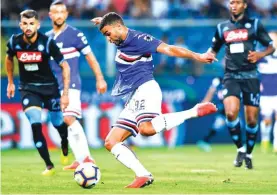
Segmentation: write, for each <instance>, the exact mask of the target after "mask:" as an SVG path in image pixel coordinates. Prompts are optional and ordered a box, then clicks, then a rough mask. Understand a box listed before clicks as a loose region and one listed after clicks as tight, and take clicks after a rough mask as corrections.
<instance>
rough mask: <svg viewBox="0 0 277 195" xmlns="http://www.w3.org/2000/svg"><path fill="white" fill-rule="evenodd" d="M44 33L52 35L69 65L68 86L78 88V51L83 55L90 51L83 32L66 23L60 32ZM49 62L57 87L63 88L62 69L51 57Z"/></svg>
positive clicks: (79, 83) (79, 85) (79, 82)
mask: <svg viewBox="0 0 277 195" xmlns="http://www.w3.org/2000/svg"><path fill="white" fill-rule="evenodd" d="M46 35H47V36H49V37H52V38H53V39H54V40H55V41H56V43H57V45H58V47H59V48H60V51H61V53H62V54H63V55H64V58H65V59H66V61H67V62H68V64H69V66H70V73H71V74H70V88H71V89H77V90H80V89H81V78H80V73H79V57H80V53H82V54H83V55H87V54H88V53H90V52H91V48H90V46H89V45H88V41H87V39H86V37H85V35H84V33H82V32H81V31H79V30H78V29H76V28H74V27H72V26H70V25H66V27H65V29H64V30H63V31H62V32H60V33H58V34H54V32H53V30H51V31H49V32H47V33H46ZM50 63H51V66H52V69H53V70H54V72H55V74H56V77H57V79H58V83H59V88H60V89H63V77H62V70H61V68H59V66H58V64H57V63H56V62H55V61H54V60H53V59H52V60H51V61H50Z"/></svg>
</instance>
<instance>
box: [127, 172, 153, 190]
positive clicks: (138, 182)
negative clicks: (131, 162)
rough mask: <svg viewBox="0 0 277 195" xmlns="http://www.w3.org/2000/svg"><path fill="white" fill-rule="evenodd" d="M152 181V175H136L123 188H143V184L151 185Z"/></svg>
mask: <svg viewBox="0 0 277 195" xmlns="http://www.w3.org/2000/svg"><path fill="white" fill-rule="evenodd" d="M153 182H154V178H153V176H152V175H149V176H143V177H136V178H135V180H134V181H133V182H132V183H131V184H129V185H128V186H125V188H143V187H145V186H148V185H151V184H152V183H153Z"/></svg>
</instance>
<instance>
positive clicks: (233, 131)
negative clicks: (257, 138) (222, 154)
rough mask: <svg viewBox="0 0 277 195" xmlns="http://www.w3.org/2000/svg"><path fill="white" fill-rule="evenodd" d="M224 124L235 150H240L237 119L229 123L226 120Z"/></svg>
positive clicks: (240, 143) (240, 142)
mask: <svg viewBox="0 0 277 195" xmlns="http://www.w3.org/2000/svg"><path fill="white" fill-rule="evenodd" d="M226 124H227V127H228V130H229V133H230V135H231V138H232V140H233V142H234V143H235V145H236V146H237V148H241V147H242V141H241V130H240V121H239V118H237V119H235V120H234V121H229V120H228V119H226Z"/></svg>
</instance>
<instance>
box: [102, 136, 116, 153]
mask: <svg viewBox="0 0 277 195" xmlns="http://www.w3.org/2000/svg"><path fill="white" fill-rule="evenodd" d="M116 143H117V141H115V140H114V139H112V138H108V137H107V138H106V139H105V143H104V146H105V148H106V149H107V150H108V151H111V149H112V148H113V146H114V145H115V144H116Z"/></svg>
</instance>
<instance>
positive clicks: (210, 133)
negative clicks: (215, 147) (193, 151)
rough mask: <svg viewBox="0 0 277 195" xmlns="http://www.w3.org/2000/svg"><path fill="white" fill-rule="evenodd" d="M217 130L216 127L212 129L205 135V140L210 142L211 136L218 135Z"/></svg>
mask: <svg viewBox="0 0 277 195" xmlns="http://www.w3.org/2000/svg"><path fill="white" fill-rule="evenodd" d="M216 133H217V131H216V130H214V129H210V131H209V134H208V135H207V136H205V137H204V139H203V141H205V142H210V140H211V138H212V137H214V136H215V135H216Z"/></svg>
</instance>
